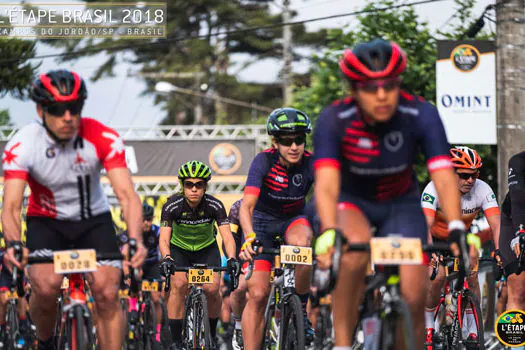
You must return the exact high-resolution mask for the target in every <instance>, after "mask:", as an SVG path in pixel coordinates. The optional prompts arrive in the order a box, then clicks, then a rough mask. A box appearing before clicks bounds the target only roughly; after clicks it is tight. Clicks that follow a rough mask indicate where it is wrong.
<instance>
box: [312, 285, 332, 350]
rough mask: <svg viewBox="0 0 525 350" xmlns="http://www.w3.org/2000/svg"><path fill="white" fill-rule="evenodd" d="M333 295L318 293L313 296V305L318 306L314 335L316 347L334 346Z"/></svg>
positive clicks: (326, 347) (328, 347)
mask: <svg viewBox="0 0 525 350" xmlns="http://www.w3.org/2000/svg"><path fill="white" fill-rule="evenodd" d="M331 297H332V296H331V295H330V294H328V295H323V296H320V295H316V296H315V297H314V298H311V299H310V300H311V301H312V303H311V307H312V309H313V308H314V307H316V308H318V312H317V316H316V318H315V324H314V329H315V336H314V344H313V345H314V349H331V348H332V346H333V339H332V331H333V325H332V307H331V304H332V298H331Z"/></svg>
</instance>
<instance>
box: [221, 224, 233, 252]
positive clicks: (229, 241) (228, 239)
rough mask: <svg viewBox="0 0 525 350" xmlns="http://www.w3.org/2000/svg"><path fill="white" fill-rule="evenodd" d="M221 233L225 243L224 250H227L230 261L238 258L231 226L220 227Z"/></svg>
mask: <svg viewBox="0 0 525 350" xmlns="http://www.w3.org/2000/svg"><path fill="white" fill-rule="evenodd" d="M219 233H220V235H221V237H222V241H223V242H224V248H225V249H226V256H227V257H228V259H230V258H236V256H235V240H234V239H233V235H232V232H231V230H230V224H226V225H221V226H219Z"/></svg>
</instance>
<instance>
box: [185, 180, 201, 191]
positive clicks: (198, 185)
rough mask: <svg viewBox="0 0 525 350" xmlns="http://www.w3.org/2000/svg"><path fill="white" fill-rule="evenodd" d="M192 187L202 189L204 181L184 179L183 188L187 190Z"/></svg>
mask: <svg viewBox="0 0 525 350" xmlns="http://www.w3.org/2000/svg"><path fill="white" fill-rule="evenodd" d="M193 187H196V188H197V189H198V190H202V189H203V188H204V187H206V182H204V181H199V182H191V181H184V188H185V189H187V190H191V189H193Z"/></svg>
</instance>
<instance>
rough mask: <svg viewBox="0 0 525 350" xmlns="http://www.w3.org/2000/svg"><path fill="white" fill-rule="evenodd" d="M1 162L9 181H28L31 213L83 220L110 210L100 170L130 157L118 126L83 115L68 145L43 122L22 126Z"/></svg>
mask: <svg viewBox="0 0 525 350" xmlns="http://www.w3.org/2000/svg"><path fill="white" fill-rule="evenodd" d="M2 165H3V170H4V179H5V180H9V179H16V178H18V179H23V180H26V181H27V182H28V183H29V187H30V189H31V195H30V197H29V205H28V209H27V215H28V216H46V217H52V218H56V219H61V220H82V219H87V218H90V217H92V216H95V215H98V214H102V213H104V212H108V211H109V205H108V201H107V198H106V196H105V195H104V191H103V189H102V185H101V183H100V171H101V170H102V167H104V168H105V169H106V171H109V170H111V169H114V168H119V167H126V159H125V155H124V143H123V142H122V139H121V138H120V137H119V135H118V134H117V132H116V131H115V130H113V129H111V128H109V127H107V126H105V125H104V124H102V123H100V122H98V121H96V120H95V119H91V118H82V119H81V122H80V127H79V130H78V133H77V135H76V136H75V137H74V138H73V139H72V140H71V141H69V142H67V143H65V144H59V143H57V142H56V141H55V140H53V139H52V138H51V137H50V136H49V135H48V134H47V132H46V129H45V128H44V126H43V125H42V123H39V122H35V123H32V124H29V125H27V126H25V127H23V128H22V129H20V130H19V131H18V132H17V133H16V134H15V135H14V136H13V138H12V139H11V140H9V142H8V143H7V145H6V147H5V149H4V154H3V157H2Z"/></svg>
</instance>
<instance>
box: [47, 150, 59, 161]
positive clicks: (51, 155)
mask: <svg viewBox="0 0 525 350" xmlns="http://www.w3.org/2000/svg"><path fill="white" fill-rule="evenodd" d="M56 155H57V152H56V151H55V147H49V148H48V149H46V158H48V159H51V158H55V156H56Z"/></svg>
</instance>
